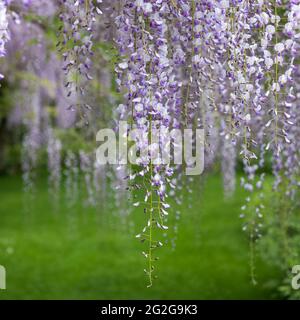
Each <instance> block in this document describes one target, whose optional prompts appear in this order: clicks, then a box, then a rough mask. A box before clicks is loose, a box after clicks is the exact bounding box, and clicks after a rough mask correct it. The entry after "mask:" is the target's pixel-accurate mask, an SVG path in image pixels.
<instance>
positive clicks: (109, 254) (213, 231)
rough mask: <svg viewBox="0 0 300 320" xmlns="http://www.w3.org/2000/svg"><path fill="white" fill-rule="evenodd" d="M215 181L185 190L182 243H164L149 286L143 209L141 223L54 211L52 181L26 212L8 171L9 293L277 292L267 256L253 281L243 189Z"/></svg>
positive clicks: (5, 251) (2, 294) (234, 295)
mask: <svg viewBox="0 0 300 320" xmlns="http://www.w3.org/2000/svg"><path fill="white" fill-rule="evenodd" d="M202 179H204V177H203V178H202ZM206 179H207V181H206V183H205V188H202V189H201V188H195V191H194V193H193V194H192V195H191V197H190V198H189V197H188V196H186V198H185V199H186V200H185V203H184V207H185V209H183V212H182V216H181V219H180V221H179V223H178V227H179V236H178V240H177V247H176V249H175V250H171V247H170V246H169V245H165V246H164V247H163V248H161V249H160V252H159V253H158V255H159V256H160V260H159V261H158V263H157V274H158V276H159V278H158V280H156V281H155V282H154V286H153V287H152V288H146V284H147V283H146V277H145V275H144V272H143V269H144V267H145V266H144V265H145V261H144V258H143V256H142V255H141V251H142V250H144V246H143V244H141V243H140V242H138V241H137V239H135V237H134V235H135V232H138V230H140V228H141V227H142V224H141V223H142V219H143V215H144V214H143V212H140V211H138V210H136V211H135V212H134V213H133V214H132V220H133V221H135V224H134V225H132V224H130V225H129V226H128V224H127V225H126V224H124V223H122V222H121V221H122V219H119V218H118V216H117V214H116V212H115V210H112V209H99V210H95V209H92V208H84V207H83V206H82V205H81V204H80V203H78V204H77V205H76V208H75V209H74V210H69V209H66V207H65V206H61V207H60V209H59V210H57V211H55V210H54V209H53V197H49V195H48V193H47V183H46V181H45V180H44V179H43V178H41V179H40V180H41V182H40V183H39V185H38V192H37V194H36V196H35V201H34V204H33V205H32V209H31V210H30V211H29V212H25V211H24V210H23V209H22V203H23V202H22V183H21V179H20V178H19V177H0V190H1V191H0V192H1V193H0V194H1V201H0V216H1V224H0V264H1V265H3V266H5V267H6V270H7V290H6V291H0V299H253V298H255V299H270V298H274V297H275V295H274V292H272V291H271V289H270V288H272V286H271V284H272V282H273V281H274V279H276V277H279V274H278V271H277V270H276V269H275V268H272V267H271V266H267V265H265V264H263V263H262V262H261V261H258V263H257V278H258V285H257V286H253V285H252V284H251V282H250V276H249V259H248V243H247V239H246V237H245V235H244V234H243V232H242V231H241V221H240V220H239V218H238V215H239V207H240V205H241V203H242V202H243V198H244V195H243V191H241V190H239V191H238V192H237V193H236V195H235V196H234V197H233V198H232V199H231V200H227V201H224V199H223V192H222V186H221V179H220V177H218V176H210V177H208V178H206ZM111 192H113V191H111ZM188 203H192V204H193V207H192V208H191V209H189V208H188ZM171 233H172V232H171Z"/></svg>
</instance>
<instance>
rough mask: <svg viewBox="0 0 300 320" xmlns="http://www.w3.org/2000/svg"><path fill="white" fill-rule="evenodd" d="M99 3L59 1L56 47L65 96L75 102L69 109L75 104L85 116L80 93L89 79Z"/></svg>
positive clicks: (84, 0) (90, 77) (99, 12)
mask: <svg viewBox="0 0 300 320" xmlns="http://www.w3.org/2000/svg"><path fill="white" fill-rule="evenodd" d="M101 3H102V0H97V1H96V5H95V4H94V1H92V0H60V10H61V13H60V15H59V19H60V21H61V26H60V27H59V41H58V42H57V44H56V46H57V47H58V48H59V52H61V54H62V57H63V61H64V66H63V71H64V73H65V76H66V81H65V87H66V88H67V90H68V93H67V97H70V96H71V95H75V97H76V103H74V104H71V105H70V106H69V107H70V109H71V110H73V109H76V107H79V112H80V114H81V116H82V117H83V118H85V117H86V111H88V110H90V108H91V107H90V106H89V105H88V104H86V103H84V99H83V96H84V95H85V93H86V88H85V87H86V85H87V84H86V83H87V82H88V81H91V80H92V79H93V76H92V57H93V55H94V53H93V40H94V37H95V34H94V33H95V23H96V21H97V17H98V16H99V15H101V14H102V11H101V9H100V8H99V4H101Z"/></svg>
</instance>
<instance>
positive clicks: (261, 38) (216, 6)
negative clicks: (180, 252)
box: [0, 0, 300, 286]
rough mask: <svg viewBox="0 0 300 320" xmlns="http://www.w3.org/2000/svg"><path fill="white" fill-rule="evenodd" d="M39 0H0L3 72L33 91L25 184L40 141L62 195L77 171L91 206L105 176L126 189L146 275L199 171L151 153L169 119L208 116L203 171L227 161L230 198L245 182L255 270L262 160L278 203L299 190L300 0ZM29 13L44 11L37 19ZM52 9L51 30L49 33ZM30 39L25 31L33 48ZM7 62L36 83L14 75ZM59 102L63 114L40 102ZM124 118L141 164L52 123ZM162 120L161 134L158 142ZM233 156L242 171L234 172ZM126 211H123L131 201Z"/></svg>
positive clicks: (184, 122)
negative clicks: (99, 158)
mask: <svg viewBox="0 0 300 320" xmlns="http://www.w3.org/2000/svg"><path fill="white" fill-rule="evenodd" d="M40 3H41V1H33V0H32V1H0V56H1V57H3V56H4V55H5V47H4V46H5V45H6V47H7V51H8V52H9V53H10V54H9V55H8V56H7V58H6V59H7V61H8V63H7V66H5V65H4V70H5V72H6V73H7V76H5V78H7V81H8V82H11V83H14V82H16V81H18V89H17V90H15V92H14V95H15V96H16V97H19V96H22V94H23V93H24V92H26V93H27V94H28V93H29V95H28V96H29V98H28V100H30V101H31V103H28V101H27V99H16V100H17V103H16V106H15V108H14V109H13V111H12V112H11V114H10V121H9V123H10V124H11V125H14V124H16V123H20V122H21V123H22V124H23V125H24V126H25V127H26V130H25V131H26V133H25V135H24V137H23V145H24V148H23V149H24V152H23V170H24V177H25V179H24V180H26V181H25V182H26V183H27V185H31V184H32V178H30V177H31V173H32V171H33V169H34V168H35V167H36V163H37V159H38V157H37V153H38V150H39V149H41V148H42V147H43V145H45V144H46V145H47V154H48V168H49V171H50V177H49V183H50V184H51V188H52V189H51V190H53V192H54V193H55V194H59V190H60V184H61V181H62V180H64V181H65V186H66V187H67V190H68V191H67V195H66V197H67V198H68V199H69V203H73V202H74V197H76V196H77V194H78V183H79V182H78V181H79V180H80V179H79V172H81V173H82V174H83V176H84V179H83V180H84V185H85V188H86V191H87V192H86V194H87V199H86V201H85V203H86V205H97V204H99V200H97V199H99V197H103V195H104V194H106V189H107V188H108V186H107V184H108V183H110V184H111V186H112V188H113V189H117V190H118V192H117V193H116V195H115V197H114V200H115V202H116V204H117V206H119V207H124V206H126V205H127V203H126V202H127V201H126V200H127V196H128V195H129V196H130V201H131V202H130V203H131V206H132V209H135V208H136V210H140V212H141V214H143V215H144V217H145V225H144V226H142V227H141V228H140V232H139V233H138V234H137V235H136V237H137V238H138V239H139V240H141V242H142V243H143V244H144V246H145V249H144V251H143V255H144V257H145V258H146V268H145V273H146V276H147V278H148V282H149V283H148V285H149V286H151V285H152V283H153V279H154V278H155V277H156V272H155V262H156V261H157V260H158V256H157V249H158V248H159V247H161V246H163V245H164V244H165V242H164V241H163V240H162V239H163V234H164V233H166V232H167V230H168V228H169V227H172V226H170V225H169V221H170V219H169V221H168V218H169V217H170V215H175V213H176V216H177V217H179V216H180V212H179V208H178V207H180V205H181V204H182V202H183V199H182V197H183V194H185V193H184V192H183V190H184V189H187V191H188V192H187V193H189V191H191V190H192V187H191V185H192V183H196V182H195V181H193V180H195V179H192V178H191V177H186V176H185V169H186V168H185V166H186V165H185V164H182V165H177V164H173V162H172V161H171V162H170V163H168V164H161V163H160V162H159V161H156V160H157V159H159V158H160V152H164V150H166V149H167V148H169V147H170V145H169V136H168V132H169V130H170V129H178V130H182V132H183V130H184V129H186V128H190V129H197V128H201V129H203V130H204V134H205V167H206V169H207V171H208V170H209V169H210V168H212V167H214V165H215V164H220V167H221V170H222V173H223V182H224V193H225V196H226V197H230V195H231V194H232V193H233V192H234V190H235V188H236V186H237V185H240V186H241V187H242V188H244V189H245V191H246V192H247V196H246V198H245V199H244V203H243V205H242V207H241V213H240V217H241V218H242V221H243V223H242V224H243V230H244V231H245V232H247V235H248V236H249V241H250V251H251V261H252V262H251V265H252V269H251V273H252V278H253V282H255V275H254V267H253V265H254V257H255V245H256V243H257V241H258V239H260V237H261V236H262V228H263V225H264V224H263V222H264V215H265V214H266V208H265V206H264V204H263V198H264V185H265V179H266V172H265V171H266V168H267V166H268V165H269V164H270V166H271V171H272V174H273V177H274V179H273V180H274V184H273V188H274V194H281V196H282V197H283V198H284V201H290V202H292V201H293V199H295V197H296V196H297V194H298V192H299V186H300V180H299V173H300V172H299V169H300V167H299V163H300V162H299V150H300V142H299V141H300V129H299V128H300V123H299V121H300V111H299V110H300V108H299V97H300V69H299V66H298V62H299V58H300V51H299V49H300V47H299V39H300V1H299V0H253V1H250V0H168V1H166V0H133V1H129V0H124V1H115V0H112V1H110V2H105V1H104V2H102V1H99V0H98V1H92V0H59V1H47V5H48V6H49V8H50V7H51V9H49V10H46V11H47V12H46V11H45V12H43V10H42V9H41V5H40ZM50 3H51V5H50ZM7 6H8V7H7ZM20 8H21V9H20ZM8 11H9V19H8ZM49 12H50V13H49ZM32 13H34V14H35V15H36V16H37V18H36V19H31V20H30V18H29V17H31V16H32ZM45 17H46V19H45ZM47 20H49V21H51V23H50V24H51V28H50V29H51V30H52V31H53V33H52V34H50V35H49V33H48V34H47V32H45V30H46V29H47ZM8 21H9V24H8ZM53 26H54V27H53ZM8 29H9V31H8ZM53 29H54V30H53ZM9 34H11V35H12V36H11V40H10V41H9V42H8V43H6V42H7V40H8V39H9ZM53 38H54V41H53ZM49 39H52V40H49ZM26 43H31V47H30V48H29V49H28V48H27V49H26ZM18 52H22V55H21V56H22V58H21V59H17V58H16V56H17V55H18ZM107 52H109V53H110V55H107ZM12 61H14V62H12ZM16 61H17V62H16ZM13 64H15V65H16V66H17V68H18V69H19V70H22V72H27V73H31V74H33V75H34V77H35V79H36V81H24V79H22V77H19V78H18V77H16V76H14V75H12V74H11V73H10V72H9V66H10V65H13ZM1 77H3V76H1ZM20 78H21V80H20ZM49 83H50V84H51V85H49ZM99 83H100V85H99ZM107 88H110V89H111V88H114V90H115V91H116V92H114V94H111V93H108V92H111V91H109V90H107ZM98 103H99V105H98ZM51 104H54V105H55V110H56V112H54V114H55V116H53V114H50V115H49V113H47V111H46V109H47V108H46V107H45V106H49V105H51ZM91 104H92V105H93V108H91V107H90V105H91ZM77 107H79V108H77ZM24 110H25V111H24ZM107 110H109V111H107ZM82 117H84V119H85V122H86V124H88V126H86V128H84V130H82V127H80V125H78V123H79V120H78V118H82ZM87 119H89V120H88V121H87ZM118 120H125V121H127V122H128V125H129V128H130V129H131V130H130V134H129V133H128V135H127V139H128V140H129V141H131V142H135V143H136V145H137V147H138V151H139V152H140V156H139V158H138V164H137V165H129V166H128V167H126V166H124V165H121V166H117V167H114V168H108V166H105V167H101V166H99V164H97V162H96V161H95V158H94V155H93V152H91V151H90V150H84V148H80V150H76V151H75V150H71V147H70V148H69V146H68V145H64V143H63V139H62V138H61V137H60V136H59V134H57V132H60V130H61V129H69V130H70V132H72V129H74V128H75V129H76V130H81V131H80V132H81V133H82V135H83V136H84V138H85V139H86V140H89V141H91V140H92V141H93V143H94V139H95V130H96V129H95V128H97V126H100V125H101V126H103V125H106V126H114V127H115V123H117V122H118ZM98 129H100V128H98ZM132 129H133V130H132ZM158 129H159V130H160V136H159V139H158V140H157V141H152V140H151V137H152V133H153V132H154V131H155V130H158ZM135 130H136V131H135ZM137 130H138V131H137ZM135 132H136V133H135ZM172 139H173V142H174V144H176V143H177V142H178V141H176V137H172ZM190 139H191V140H192V141H194V140H195V137H190ZM146 145H150V148H149V149H148V152H147V153H146V154H145V153H143V152H141V151H142V150H144V149H145V146H146ZM194 148H196V147H194ZM25 151H26V152H25ZM129 156H130V155H129ZM173 157H174V155H173ZM172 160H174V159H172ZM238 166H242V168H243V172H244V174H243V176H242V177H241V180H240V182H239V183H238V182H237V179H236V172H237V167H238ZM63 177H64V178H65V179H63ZM121 190H122V191H125V190H127V191H128V194H126V193H125V192H121ZM276 192H278V193H276ZM257 197H258V198H259V201H257ZM100 202H101V201H100ZM102 202H103V201H102ZM176 205H177V207H176ZM121 211H122V210H121ZM124 212H126V214H127V215H129V212H130V210H127V209H126V210H123V213H124ZM123 217H124V214H123Z"/></svg>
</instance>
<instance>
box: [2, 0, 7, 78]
mask: <svg viewBox="0 0 300 320" xmlns="http://www.w3.org/2000/svg"><path fill="white" fill-rule="evenodd" d="M8 39H9V34H8V21H7V7H6V2H5V1H4V0H1V1H0V58H1V57H4V56H5V53H6V50H5V43H6V42H7V40H8ZM2 78H3V75H2V74H1V73H0V79H2Z"/></svg>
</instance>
